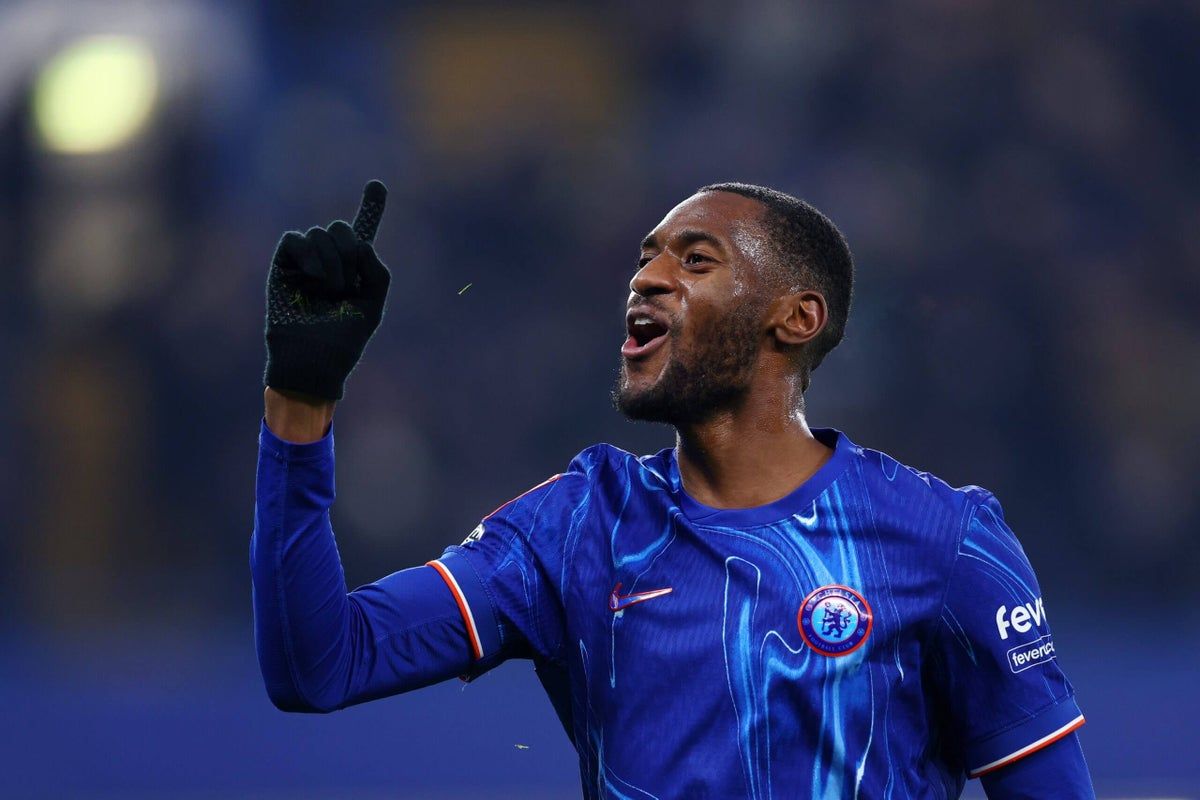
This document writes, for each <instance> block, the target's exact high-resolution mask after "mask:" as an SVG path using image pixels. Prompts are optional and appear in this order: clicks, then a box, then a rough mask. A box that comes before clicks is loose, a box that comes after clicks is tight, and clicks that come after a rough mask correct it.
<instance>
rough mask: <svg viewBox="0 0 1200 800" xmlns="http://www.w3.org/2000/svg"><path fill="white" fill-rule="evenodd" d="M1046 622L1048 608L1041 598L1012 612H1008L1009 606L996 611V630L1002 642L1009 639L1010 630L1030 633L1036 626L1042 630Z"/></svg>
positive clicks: (1016, 607) (1015, 608) (1014, 607)
mask: <svg viewBox="0 0 1200 800" xmlns="http://www.w3.org/2000/svg"><path fill="white" fill-rule="evenodd" d="M1045 621H1046V607H1045V606H1044V605H1043V604H1042V598H1040V597H1039V598H1038V599H1037V600H1035V601H1034V602H1032V603H1025V604H1023V605H1019V606H1013V609H1012V611H1009V610H1008V606H1000V607H999V608H997V609H996V630H997V631H999V632H1000V641H1004V640H1006V639H1008V632H1009V630H1010V629H1011V630H1014V631H1016V632H1017V633H1028V632H1029V630H1030V629H1031V628H1033V627H1035V626H1036V627H1039V628H1040V627H1041V626H1042V623H1043V622H1045Z"/></svg>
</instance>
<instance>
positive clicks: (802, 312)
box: [769, 291, 829, 346]
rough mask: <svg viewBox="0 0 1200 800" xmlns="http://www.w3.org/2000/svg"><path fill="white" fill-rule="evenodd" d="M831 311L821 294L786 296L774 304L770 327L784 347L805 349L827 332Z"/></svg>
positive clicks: (810, 292)
mask: <svg viewBox="0 0 1200 800" xmlns="http://www.w3.org/2000/svg"><path fill="white" fill-rule="evenodd" d="M828 319H829V309H828V307H827V306H826V305H825V297H824V296H823V295H822V294H821V293H820V292H814V291H804V292H797V293H796V294H785V295H783V296H782V297H779V298H777V299H776V300H775V302H774V304H773V305H772V308H771V315H770V319H769V325H770V328H771V332H772V333H774V334H775V339H776V341H778V342H779V343H780V344H783V345H792V346H795V345H802V344H805V343H806V342H811V341H812V340H813V339H815V338H816V337H817V335H818V334H819V333H820V332H821V331H823V330H824V329H825V322H826V321H827V320H828Z"/></svg>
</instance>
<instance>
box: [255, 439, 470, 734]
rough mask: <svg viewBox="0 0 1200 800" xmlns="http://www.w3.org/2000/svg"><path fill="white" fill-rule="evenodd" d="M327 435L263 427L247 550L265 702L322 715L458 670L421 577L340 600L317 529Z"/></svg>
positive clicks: (457, 628) (334, 561) (455, 621)
mask: <svg viewBox="0 0 1200 800" xmlns="http://www.w3.org/2000/svg"><path fill="white" fill-rule="evenodd" d="M333 472H334V464H333V443H332V435H331V434H330V435H329V437H328V438H323V439H320V440H318V441H315V442H311V443H306V444H291V443H288V442H285V441H281V439H280V438H279V437H278V436H276V435H273V431H272V430H266V429H264V430H263V432H262V436H261V439H260V448H259V463H258V476H257V477H258V484H257V490H256V506H255V519H254V523H255V524H254V536H253V539H252V542H251V555H250V565H251V576H252V581H253V590H254V622H255V642H256V646H257V649H258V657H259V664H260V667H261V669H262V673H263V679H264V681H265V682H266V686H267V693H268V695H269V696H270V697H271V700H272V702H274V703H275V705H276V706H278V707H279V708H281V709H283V710H285V711H315V712H324V711H332V710H334V709H337V708H342V707H344V706H347V705H352V704H354V703H358V702H362V701H364V700H368V699H371V698H373V697H381V696H385V695H389V694H395V693H397V692H403V691H407V690H409V689H414V688H417V687H419V686H425V685H428V684H430V683H433V682H436V681H438V680H443V679H445V678H447V677H452V676H454V675H459V674H462V673H464V672H466V671H468V669H469V668H470V651H469V649H468V648H469V645H468V640H467V634H466V628H465V624H464V623H463V621H462V617H461V614H460V612H459V610H458V607H457V605H456V603H455V601H454V599H453V596H452V595H451V594H450V592H449V591H448V590H447V588H446V586H445V584H444V582H443V581H442V580H441V578H440V577H439V576H438V575H437V574H436V573H435V572H434V571H433V570H432V569H431V568H429V567H420V568H417V569H412V570H405V571H403V572H398V573H395V574H394V575H390V576H388V577H387V578H384V579H382V580H380V581H378V582H376V583H374V584H371V585H369V586H365V587H362V588H360V589H358V590H356V591H354V592H352V593H349V594H347V592H346V583H345V576H344V573H343V570H342V565H341V559H340V557H339V555H338V551H337V545H336V543H335V541H334V536H333V529H332V527H331V525H330V521H329V509H330V507H331V506H332V505H333V500H334V482H333Z"/></svg>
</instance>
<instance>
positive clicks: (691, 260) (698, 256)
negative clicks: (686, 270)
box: [683, 250, 712, 264]
mask: <svg viewBox="0 0 1200 800" xmlns="http://www.w3.org/2000/svg"><path fill="white" fill-rule="evenodd" d="M705 261H712V258H710V257H709V256H706V255H705V254H704V253H697V252H696V251H694V250H693V251H692V252H690V253H688V254H687V256H686V257H685V258H684V259H683V263H685V264H702V263H704V262H705Z"/></svg>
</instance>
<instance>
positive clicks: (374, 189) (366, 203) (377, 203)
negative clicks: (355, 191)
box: [351, 180, 387, 244]
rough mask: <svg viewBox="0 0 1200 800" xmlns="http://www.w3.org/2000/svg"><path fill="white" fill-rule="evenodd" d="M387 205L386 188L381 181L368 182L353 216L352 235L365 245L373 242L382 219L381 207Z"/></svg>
mask: <svg viewBox="0 0 1200 800" xmlns="http://www.w3.org/2000/svg"><path fill="white" fill-rule="evenodd" d="M386 203H387V187H386V186H384V185H383V182H382V181H378V180H372V181H368V182H367V185H366V186H364V187H363V196H362V203H361V204H360V205H359V207H358V213H357V214H355V215H354V222H353V223H352V224H351V227H352V228H354V235H355V236H357V237H358V238H359V239H362V240H363V241H364V242H366V243H367V244H371V243H372V242H374V241H375V233H376V231H378V230H379V220H380V219H381V218H382V217H383V207H384V205H385V204H386Z"/></svg>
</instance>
